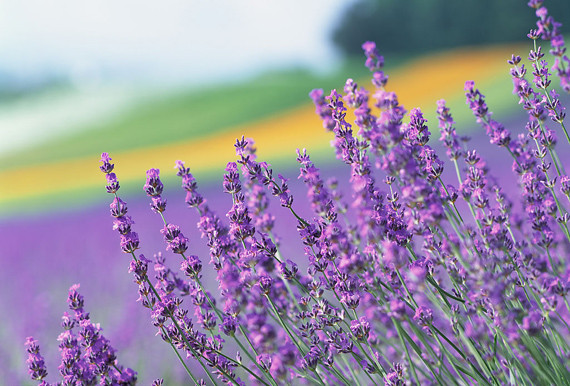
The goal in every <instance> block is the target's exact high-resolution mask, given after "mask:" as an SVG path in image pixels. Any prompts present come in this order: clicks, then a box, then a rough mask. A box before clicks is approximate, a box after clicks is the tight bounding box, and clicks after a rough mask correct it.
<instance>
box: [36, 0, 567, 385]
mask: <svg viewBox="0 0 570 386" xmlns="http://www.w3.org/2000/svg"><path fill="white" fill-rule="evenodd" d="M529 6H531V7H533V8H535V9H536V14H537V17H538V22H537V26H538V29H537V30H533V31H531V32H530V33H529V35H528V36H529V38H530V39H531V40H532V44H533V46H532V49H531V51H530V53H529V55H528V61H529V63H530V65H528V64H527V67H528V68H532V76H533V79H532V80H527V68H526V67H525V64H523V63H522V62H523V59H522V58H521V57H520V56H518V55H513V56H512V57H511V58H510V59H509V60H508V63H509V64H510V65H511V69H510V74H511V76H512V78H513V84H514V94H515V95H516V98H517V100H518V102H519V104H520V105H522V107H523V109H524V110H525V111H526V112H527V114H528V121H527V124H526V127H525V130H524V132H520V133H517V132H516V130H509V129H507V127H506V126H505V125H503V124H502V123H500V122H499V121H498V120H495V119H494V118H493V115H492V112H491V107H490V106H488V105H487V102H486V99H485V96H484V95H483V93H482V92H481V91H479V89H478V88H476V86H475V83H474V82H473V81H468V82H466V84H465V93H466V94H465V96H466V103H467V105H468V106H469V108H470V109H471V111H472V112H473V114H474V116H475V119H476V120H477V122H478V123H479V124H480V125H481V126H482V127H483V128H484V129H485V132H486V134H487V135H488V137H489V140H490V142H491V144H495V145H497V146H499V147H500V149H499V150H498V151H503V152H506V156H508V157H511V158H510V159H512V172H513V175H514V178H515V179H516V180H517V182H518V191H515V187H508V186H501V180H500V179H498V178H497V176H495V175H493V172H494V170H493V168H491V167H490V166H491V165H489V164H488V163H487V162H486V161H485V160H484V159H483V157H482V156H481V154H480V153H479V152H477V151H476V150H475V149H473V148H471V147H470V145H469V142H468V138H465V137H460V136H459V135H458V130H457V129H456V127H455V124H456V123H455V121H454V119H453V116H452V114H451V111H450V109H449V108H448V107H447V105H446V102H445V101H444V100H440V101H438V102H437V106H434V108H436V113H437V118H438V126H439V129H440V136H439V140H440V143H441V145H442V146H443V148H444V149H445V154H446V157H447V159H448V160H447V161H446V160H444V158H440V156H439V155H438V152H437V150H436V149H437V146H435V145H433V142H432V138H431V132H430V122H428V121H427V119H426V118H425V116H424V113H423V112H422V111H421V110H420V109H417V108H415V109H411V110H410V112H409V114H408V112H407V110H406V109H405V108H404V106H402V105H401V104H400V102H399V100H398V97H397V95H396V93H394V92H392V91H389V90H388V89H387V87H388V76H387V75H386V74H385V73H384V71H383V66H384V58H383V57H382V56H380V55H379V53H378V51H377V49H376V45H375V44H374V43H373V42H366V43H364V44H363V46H362V48H363V50H364V55H365V57H366V63H365V65H366V67H367V68H368V69H369V70H370V71H371V73H372V76H371V78H372V80H371V89H370V90H368V89H366V88H364V87H360V86H359V85H358V84H357V83H356V82H355V81H354V80H353V79H348V80H347V81H346V83H345V86H344V88H343V90H342V92H339V91H337V90H332V91H331V92H330V93H329V94H328V95H327V94H325V93H324V91H323V90H313V91H312V92H311V93H310V98H311V99H312V100H313V102H314V104H315V107H316V113H317V114H318V115H319V117H320V118H321V119H322V120H323V126H324V127H325V128H326V130H327V131H329V132H330V133H331V136H334V137H333V140H332V145H333V147H334V150H335V153H336V156H337V158H338V159H339V160H341V161H342V163H343V164H344V167H346V168H347V169H348V170H349V171H350V178H349V180H348V184H347V185H348V186H347V187H346V188H345V187H344V186H342V184H341V183H340V182H339V181H338V180H337V179H334V178H333V179H329V180H325V179H323V177H322V175H321V172H320V170H319V168H318V167H317V166H316V165H315V163H314V162H313V161H312V160H311V157H310V155H309V154H308V152H307V150H306V149H303V150H297V162H298V164H299V176H298V178H299V179H300V180H301V181H302V182H303V183H304V184H305V186H306V189H307V202H308V204H309V205H308V209H306V210H305V209H303V207H302V206H300V205H299V199H298V197H297V198H296V199H295V200H294V198H293V195H292V193H291V190H290V189H289V180H288V179H287V178H286V177H285V176H283V175H281V174H278V173H277V172H274V169H273V168H272V166H271V165H270V164H268V163H267V162H263V161H260V160H259V159H258V156H257V153H256V148H255V143H254V141H253V140H252V139H249V138H247V139H246V138H244V137H242V138H239V139H237V140H236V143H235V145H234V146H235V151H236V159H235V160H234V161H233V162H229V163H228V164H227V166H226V168H225V173H224V176H223V182H222V186H221V187H222V189H223V191H224V192H225V193H226V194H227V196H226V197H228V207H229V209H227V212H226V213H225V216H223V215H221V216H220V215H218V214H217V213H216V212H215V211H214V210H213V209H212V207H211V206H210V205H209V203H208V200H207V199H206V198H205V197H204V196H203V195H202V194H201V193H200V192H199V189H198V184H197V182H196V180H195V178H194V176H193V175H192V173H191V172H190V169H189V168H188V167H186V166H185V164H184V162H182V161H176V164H175V169H176V174H177V176H178V177H180V179H181V185H182V188H183V190H184V191H185V192H186V198H185V201H186V203H187V205H188V207H189V208H191V209H192V210H195V211H196V212H197V213H198V215H199V216H200V218H199V221H198V223H197V227H198V229H199V231H200V233H201V237H202V239H203V241H204V242H205V244H206V245H207V247H208V249H209V255H210V259H209V264H206V260H204V259H203V258H202V257H200V256H197V255H192V254H190V252H189V251H191V250H192V249H193V247H194V242H195V241H194V239H192V243H191V242H190V240H189V238H187V237H186V236H184V234H183V232H182V229H181V227H180V226H179V225H176V224H173V223H170V222H168V213H167V211H166V199H164V198H163V196H164V195H165V192H164V184H163V183H162V181H161V178H160V171H159V170H158V169H150V170H148V171H147V179H146V182H145V184H144V187H143V190H144V192H145V193H146V194H147V196H148V197H149V199H150V206H151V210H152V211H153V212H154V213H155V214H157V215H158V216H160V219H161V220H162V223H163V227H162V230H160V233H161V234H162V237H163V238H164V241H165V251H166V253H165V254H164V255H163V253H157V254H155V255H154V257H153V259H152V260H150V259H147V258H145V256H144V255H142V254H141V255H139V256H137V255H136V254H135V251H136V250H138V249H139V248H140V247H141V245H140V242H139V238H138V235H137V234H136V233H135V232H134V231H133V230H132V229H131V228H132V225H133V223H134V222H133V220H132V219H131V218H130V217H129V216H128V215H127V206H126V203H125V202H124V201H122V200H121V199H120V198H119V196H118V193H117V192H118V191H119V188H120V186H119V182H118V180H117V176H116V175H115V174H114V173H113V170H114V165H113V164H111V163H110V161H111V159H110V158H109V156H108V154H106V153H103V154H102V157H101V162H102V166H101V171H102V172H103V173H105V177H106V181H107V185H106V190H107V192H108V193H110V194H113V201H112V203H111V215H112V216H113V217H114V222H113V228H114V229H115V230H117V231H118V232H119V233H120V238H121V240H120V245H121V249H122V250H123V251H124V252H125V253H127V254H130V256H131V257H132V259H131V262H130V272H131V273H132V274H133V276H134V280H135V283H136V284H137V285H138V293H139V301H140V303H141V304H142V305H143V306H144V307H146V308H148V309H149V312H150V317H151V320H152V324H153V326H154V327H156V331H157V335H159V336H160V337H161V339H162V340H164V341H165V342H166V343H167V344H168V345H170V346H171V347H172V350H173V352H174V353H175V355H176V357H177V360H179V362H180V364H181V365H182V366H183V367H184V369H185V370H186V372H187V373H188V377H189V378H190V380H191V381H192V382H194V383H195V384H205V383H206V381H204V380H201V379H199V377H198V376H197V375H196V369H195V367H196V365H197V366H199V367H200V368H201V370H202V371H203V373H204V374H205V375H204V376H205V377H207V381H208V382H210V383H211V384H214V385H216V384H228V385H230V384H231V385H243V384H246V383H252V384H260V385H272V386H276V385H281V384H319V385H325V384H357V385H359V384H382V383H384V384H386V385H403V384H416V385H420V384H440V385H447V384H493V385H495V384H529V383H536V384H566V383H569V382H570V304H569V303H568V300H567V295H568V290H569V288H570V264H568V261H569V260H568V255H569V253H570V230H569V229H568V225H567V224H568V221H569V220H570V212H569V206H568V204H569V203H570V177H569V176H568V175H567V174H566V172H565V167H567V166H568V159H567V158H566V159H564V157H561V156H560V155H559V154H564V153H563V152H567V151H568V149H563V150H561V151H560V152H559V151H558V150H559V149H560V146H562V145H561V144H559V141H558V137H559V135H558V134H557V132H560V130H561V131H562V132H563V133H564V135H565V136H566V138H567V139H568V144H566V143H564V144H563V145H564V146H570V136H569V135H568V133H567V131H566V127H565V123H564V119H565V110H564V107H563V106H562V103H561V98H560V96H559V95H558V93H557V92H556V91H555V90H554V86H553V82H552V76H553V75H552V74H551V72H550V71H551V70H552V71H553V72H554V73H555V76H557V77H559V78H560V81H561V84H562V88H563V89H564V90H565V91H569V87H567V86H568V84H569V83H568V77H569V75H568V68H569V64H568V58H567V57H566V56H565V46H564V41H563V39H562V35H561V32H560V24H559V23H557V22H556V21H554V19H553V18H552V17H551V16H549V15H548V12H547V11H546V8H544V7H542V2H541V1H538V0H532V1H530V2H529ZM539 38H542V39H544V40H549V41H550V42H551V44H552V50H551V53H552V54H553V55H554V56H555V65H554V66H552V67H550V66H549V64H548V62H547V61H546V60H545V59H544V54H543V53H542V50H541V47H540V46H539V45H538V39H539ZM349 110H352V112H353V113H354V114H353V115H350V114H349ZM350 116H354V120H353V121H350V119H349V117H350ZM523 126H524V125H523ZM447 164H450V165H451V171H449V170H450V169H448V168H446V165H447ZM230 199H231V206H230V205H229V202H230ZM272 205H277V206H281V207H282V208H281V209H280V210H281V212H280V213H284V214H285V216H287V217H288V220H290V222H292V223H293V224H295V226H296V229H294V231H295V232H296V234H297V236H298V237H297V240H296V241H298V242H299V244H302V248H303V249H302V252H303V254H304V259H303V260H300V259H299V258H298V257H297V258H296V257H295V256H293V255H290V253H291V252H289V250H290V249H291V248H283V245H284V244H287V246H289V245H290V244H292V243H293V239H294V234H287V235H278V234H276V229H277V228H276V227H275V226H274V225H275V223H276V222H278V221H282V218H280V217H277V216H275V215H274V213H275V212H274V213H272V211H271V207H272ZM281 217H283V216H281ZM196 242H199V241H196ZM170 252H172V253H170ZM172 261H174V263H171V262H172ZM173 264H176V265H177V266H178V268H177V269H172V268H171V266H172V265H173ZM300 267H306V269H301V268H300ZM214 277H215V278H216V281H217V285H218V288H217V291H213V290H211V289H210V283H209V282H208V279H209V278H214ZM76 289H77V288H76V287H72V289H71V290H70V297H69V304H70V308H71V309H72V310H73V312H74V314H73V317H72V316H69V315H65V316H64V327H65V328H66V333H64V334H62V338H61V339H60V341H64V342H66V343H65V344H63V343H62V345H63V346H62V348H61V350H62V353H63V352H65V363H64V364H62V366H63V367H62V368H60V370H61V369H63V370H61V371H68V372H70V374H71V373H72V374H74V375H73V376H78V377H87V378H88V377H93V376H99V377H102V378H103V377H117V378H118V379H123V378H121V377H127V378H128V377H129V376H131V374H133V375H132V378H131V379H132V381H133V382H134V373H132V371H130V370H123V369H122V368H120V367H119V366H118V365H116V358H115V356H114V350H113V349H112V348H111V347H110V346H109V345H108V341H106V340H105V339H104V338H103V337H102V335H101V334H100V330H99V329H98V328H97V327H96V326H94V325H92V324H91V322H90V321H89V316H88V314H86V313H85V312H84V311H83V298H82V297H81V296H80V295H79V294H77V292H76ZM74 326H79V329H80V333H79V335H74V334H73V333H72V332H67V331H71V330H72V328H73V327H74ZM74 339H75V341H74ZM68 342H69V343H68ZM73 342H75V343H73ZM77 342H87V343H85V344H83V347H84V349H83V350H84V351H82V353H83V354H82V355H83V357H84V356H85V355H87V357H86V358H88V359H85V360H84V362H81V360H82V359H81V358H83V357H82V356H81V355H79V356H78V355H75V352H76V351H75V350H79V349H76V347H78V346H77ZM27 346H28V353H29V359H28V364H29V369H30V374H31V376H32V378H34V379H36V380H38V381H40V382H44V378H45V377H46V375H47V372H46V370H45V364H44V359H43V358H42V356H41V355H40V352H39V347H38V345H37V343H36V342H35V341H34V340H33V339H31V338H30V339H29V340H28V341H27ZM62 355H63V354H62ZM62 363H63V362H62ZM95 363H96V365H95ZM93 366H94V367H93ZM66 374H67V373H65V374H64V373H62V375H64V376H66ZM70 376H71V375H70ZM81 379H83V378H81ZM89 379H91V378H89ZM105 379H107V378H105ZM114 381H115V380H114V378H113V382H114ZM116 382H119V381H116ZM123 382H126V381H124V380H123ZM129 382H131V381H129ZM154 384H156V385H160V384H162V380H156V381H155V383H154Z"/></svg>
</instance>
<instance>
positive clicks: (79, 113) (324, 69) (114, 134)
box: [0, 0, 570, 384]
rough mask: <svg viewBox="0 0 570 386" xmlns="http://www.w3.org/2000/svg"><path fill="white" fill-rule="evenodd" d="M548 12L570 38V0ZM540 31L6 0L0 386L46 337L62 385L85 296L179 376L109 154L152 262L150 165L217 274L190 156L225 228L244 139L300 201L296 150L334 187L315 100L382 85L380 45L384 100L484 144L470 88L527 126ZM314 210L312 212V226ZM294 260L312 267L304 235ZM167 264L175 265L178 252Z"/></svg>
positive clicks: (517, 11) (0, 143) (128, 344)
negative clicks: (107, 164) (125, 250)
mask: <svg viewBox="0 0 570 386" xmlns="http://www.w3.org/2000/svg"><path fill="white" fill-rule="evenodd" d="M545 5H546V6H547V7H548V8H549V10H550V13H551V14H553V15H554V16H555V18H556V19H557V20H558V21H560V22H562V23H563V24H564V27H563V31H565V32H566V33H567V32H568V29H567V27H566V26H567V25H570V2H568V1H565V0H558V1H555V0H551V1H547V3H546V4H545ZM535 19H536V18H535V16H534V11H533V10H532V9H530V8H528V7H527V6H526V1H522V0H503V1H494V0H479V1H475V0H468V1H461V2H449V1H445V0H377V1H374V0H327V1H325V0H314V1H310V2H307V1H302V0H291V1H287V2H277V1H266V0H265V1H262V0H244V1H240V2H235V1H231V0H213V1H209V2H202V1H195V0H184V1H183V0H165V1H162V2H160V3H151V2H140V1H133V0H124V1H120V2H117V1H111V0H98V1H92V0H86V1H82V2H77V1H71V0H53V1H50V2H45V1H40V0H29V1H26V2H21V1H17V0H3V1H2V2H0V181H1V186H2V189H0V246H1V248H0V258H1V260H2V261H1V263H2V269H1V270H0V283H1V284H0V286H1V287H0V288H1V289H2V291H1V292H0V307H2V309H3V310H5V312H6V315H8V316H7V317H5V318H4V321H3V323H2V324H1V325H0V341H1V342H2V345H0V384H26V383H29V381H28V380H27V371H26V368H25V358H26V355H25V350H24V347H23V343H24V339H25V337H26V336H29V335H34V336H35V337H36V338H38V339H40V343H41V345H42V352H43V353H44V355H45V356H46V357H47V358H48V359H47V362H48V365H49V366H50V367H49V368H48V371H49V372H50V376H49V377H48V380H52V381H53V380H56V379H57V375H58V374H57V365H58V358H57V356H58V350H57V340H56V338H57V334H58V332H59V320H60V317H61V314H62V313H63V312H64V311H65V310H66V303H65V300H66V296H67V289H68V288H69V287H70V286H71V285H72V284H74V283H81V291H82V293H83V294H84V295H85V296H86V308H87V309H88V311H90V312H91V317H92V319H93V321H94V322H101V324H102V327H103V329H104V333H105V335H106V336H107V337H108V338H110V339H111V342H112V343H113V344H114V346H115V347H116V348H117V349H118V350H119V361H120V363H122V364H124V365H127V366H130V367H133V368H135V369H136V370H137V371H139V374H140V380H141V384H149V383H150V382H151V381H152V380H153V379H155V378H157V377H163V376H164V377H167V379H168V381H169V382H170V383H169V384H176V383H183V382H184V381H185V378H184V376H183V374H181V373H180V372H177V370H173V368H176V367H177V366H176V365H174V366H173V365H172V361H174V360H175V357H174V354H172V353H170V352H169V351H168V347H167V346H166V345H165V344H163V343H162V342H161V341H160V339H159V338H158V337H154V336H153V335H154V331H153V329H152V328H151V327H150V316H149V314H148V312H147V310H146V309H144V308H143V307H142V306H140V305H139V304H137V303H136V299H137V297H138V296H137V293H136V285H135V284H133V283H132V278H131V276H130V274H128V272H127V269H128V263H129V258H128V257H127V256H125V255H123V254H122V253H121V251H120V248H119V242H118V241H119V240H118V235H116V234H115V233H114V232H113V231H112V229H111V224H112V219H111V217H110V215H109V212H108V203H109V202H110V201H111V197H110V196H109V195H108V194H106V192H105V188H104V185H105V180H104V176H103V175H102V174H101V172H100V171H99V169H98V166H99V158H100V154H101V153H102V152H104V151H106V152H109V153H110V154H111V157H112V158H113V160H114V162H115V165H116V173H117V175H118V177H119V179H120V181H121V186H122V189H121V193H122V197H123V198H124V199H125V200H126V201H127V202H128V203H129V208H130V211H131V215H132V217H133V218H134V220H135V221H136V225H135V230H136V231H137V232H139V234H140V236H141V246H142V252H143V253H145V254H147V255H148V257H150V256H152V254H153V253H156V252H158V251H164V245H163V242H162V240H161V236H160V234H159V229H160V227H161V220H160V218H159V217H157V216H156V215H154V214H153V213H151V211H150V210H149V206H148V202H147V200H146V199H145V197H144V194H143V193H142V186H143V184H144V181H145V171H146V170H147V169H149V168H151V167H157V168H160V169H161V171H162V173H161V175H162V176H163V180H164V181H165V186H166V189H165V196H166V197H167V198H168V200H169V208H168V210H167V215H168V216H167V217H168V218H169V219H170V221H171V222H175V223H178V224H180V225H181V227H182V229H183V230H184V232H185V233H186V234H188V235H189V236H190V238H191V249H192V250H193V253H197V254H199V255H200V256H201V257H202V258H203V260H208V257H207V249H206V247H205V245H204V243H203V241H202V240H200V239H199V235H198V234H197V231H196V221H197V220H198V217H197V215H196V214H195V213H194V212H193V211H191V210H189V209H187V208H185V205H184V199H183V197H184V194H183V192H182V190H181V189H180V188H179V181H178V180H177V177H175V171H174V168H173V167H174V162H175V161H176V160H178V159H180V160H184V161H186V165H187V166H189V167H190V168H191V171H192V172H193V173H194V174H195V175H196V176H197V178H198V182H199V186H200V189H201V191H202V193H203V194H204V196H205V197H206V198H207V199H208V200H209V202H210V204H211V206H213V207H214V208H216V209H217V210H218V213H219V214H220V215H221V216H222V217H223V216H224V214H225V213H226V212H227V210H229V208H230V206H231V199H230V198H229V197H225V196H224V195H223V194H222V193H221V177H222V174H223V169H224V167H225V165H226V163H227V162H229V161H234V160H235V155H234V148H233V143H234V141H235V139H236V138H238V137H241V136H242V135H245V136H246V137H251V138H253V139H254V140H255V141H256V143H257V146H258V155H259V158H260V159H262V160H265V161H267V162H269V163H271V164H272V165H273V166H274V168H275V169H276V171H278V172H281V173H282V174H284V175H285V176H287V177H288V178H290V179H291V187H292V189H293V192H294V193H295V194H296V195H297V196H298V197H300V198H302V197H303V196H304V194H305V193H304V190H303V187H302V184H301V183H300V182H298V181H297V175H298V170H297V169H296V165H295V157H296V156H295V149H296V148H307V150H308V152H309V154H311V156H312V158H313V160H314V161H315V163H316V164H317V166H318V167H321V168H322V169H323V170H324V173H325V174H326V175H333V174H338V175H339V176H341V177H343V176H344V177H346V176H347V173H348V171H347V170H346V168H344V167H343V165H342V164H340V163H339V162H336V161H335V160H334V154H333V152H332V151H331V150H330V149H329V142H330V140H331V139H332V138H331V136H330V134H329V133H326V132H325V131H324V129H323V128H322V124H321V122H320V120H319V118H318V117H317V116H316V115H315V114H314V107H313V106H312V103H311V101H310V99H309V98H308V93H309V92H310V91H311V90H312V89H314V88H323V89H324V90H325V93H326V94H328V92H329V91H330V90H331V89H332V88H337V89H342V87H343V86H344V82H345V80H346V79H347V78H348V77H350V78H354V79H355V80H357V81H358V82H359V84H362V85H365V86H366V87H367V88H368V87H369V85H370V82H369V79H368V73H367V70H366V68H365V67H364V65H363V63H364V59H363V58H364V57H363V55H362V53H361V48H360V46H361V44H362V43H363V42H364V41H366V40H374V41H376V43H377V46H378V48H379V49H380V51H381V53H383V54H384V56H385V59H386V71H387V73H388V75H389V77H390V81H389V83H388V88H389V90H391V91H395V92H396V93H397V94H398V96H399V100H400V102H401V103H402V104H403V105H404V106H405V107H406V108H407V109H408V110H410V109H411V108H413V107H421V108H422V110H423V111H424V114H425V115H426V117H427V118H428V120H429V122H428V123H429V125H430V129H431V132H432V134H434V137H435V138H437V132H438V129H437V121H436V120H435V108H436V101H437V100H438V99H442V98H444V99H446V100H447V101H448V106H449V107H451V109H452V113H453V114H454V117H455V119H456V121H457V128H458V130H459V131H460V132H462V133H465V134H469V135H472V136H473V137H475V138H479V137H481V135H480V134H479V133H478V132H476V131H474V130H475V128H476V125H475V122H474V119H473V118H472V116H471V114H470V111H469V109H468V108H467V106H465V101H464V95H463V84H464V82H465V81H466V80H475V81H476V84H477V86H478V87H479V88H480V89H481V91H482V92H483V94H485V95H486V96H487V102H488V104H489V106H490V109H491V110H493V111H494V112H495V118H496V119H497V120H500V121H501V120H502V121H504V122H508V123H510V124H512V125H515V126H517V125H520V124H522V125H523V126H520V127H524V120H525V113H524V111H522V109H521V108H520V107H519V106H518V105H517V103H516V102H517V100H516V98H515V96H513V95H512V84H511V80H510V76H509V73H508V71H509V66H508V65H507V63H506V60H507V59H508V58H510V56H511V54H512V53H516V54H519V55H521V56H523V57H526V55H527V53H528V50H529V49H530V47H531V44H530V41H528V39H527V38H526V33H527V32H528V30H529V29H531V28H533V27H534V26H535ZM513 131H515V132H516V131H517V129H516V128H515V129H513ZM476 140H477V139H476ZM480 143H482V144H484V143H486V142H485V141H484V140H481V141H480ZM303 201H305V200H302V199H299V200H297V202H298V203H299V205H300V211H301V212H304V213H305V214H306V215H307V216H308V217H310V212H309V209H308V208H304V207H303V206H302V202H303ZM272 208H273V209H274V210H275V213H276V214H277V215H278V232H281V235H282V237H283V236H284V235H287V234H291V235H293V236H294V233H295V230H294V227H292V223H291V221H290V220H289V218H288V217H287V214H286V213H282V212H280V208H278V206H277V205H273V206H272ZM287 249H288V253H290V254H291V257H292V258H293V259H295V258H297V259H302V246H301V243H300V241H299V242H298V241H297V240H295V242H292V243H291V244H289V243H287ZM167 257H168V259H169V260H170V261H172V264H173V266H175V265H176V263H177V261H176V260H175V259H176V258H177V256H173V255H167ZM210 284H211V288H212V289H213V290H215V287H216V284H215V281H213V280H212V282H211V283H210ZM141 353H146V355H143V354H141ZM149 353H150V355H149ZM158 358H161V359H160V360H159V359H158ZM30 384H31V383H30Z"/></svg>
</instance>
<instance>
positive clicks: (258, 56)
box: [0, 0, 351, 80]
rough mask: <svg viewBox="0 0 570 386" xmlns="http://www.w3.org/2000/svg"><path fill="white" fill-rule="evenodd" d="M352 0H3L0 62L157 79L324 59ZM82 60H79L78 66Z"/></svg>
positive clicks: (26, 69) (27, 72)
mask: <svg viewBox="0 0 570 386" xmlns="http://www.w3.org/2000/svg"><path fill="white" fill-rule="evenodd" d="M349 2H351V0H347V1H343V0H314V1H312V0H289V1H272V0H241V1H239V0H209V1H207V0H203V1H198V0H164V1H160V2H150V1H149V2H145V1H140V0H139V1H135V0H85V1H77V0H51V1H45V0H27V1H20V0H2V1H0V66H3V67H4V68H9V69H10V70H11V71H16V72H18V73H20V75H21V76H33V75H36V76H37V75H38V74H39V75H41V74H44V73H46V72H49V71H61V72H64V73H68V74H69V73H77V72H78V71H81V69H82V68H89V69H91V70H93V69H94V68H96V69H99V71H101V72H103V73H104V74H109V73H112V74H119V76H126V77H132V76H135V77H139V78H140V77H148V78H154V79H162V80H164V79H167V80H168V79H170V80H177V79H188V78H190V79H192V78H193V79H200V78H204V77H206V78H208V77H216V76H226V77H227V76H230V75H235V74H237V73H244V72H247V71H250V72H251V71H255V70H257V69H259V68H262V67H267V66H279V67H283V66H286V65H290V64H303V65H308V66H312V67H323V63H328V62H330V61H331V59H333V58H334V50H333V49H332V47H331V45H330V43H329V41H328V31H329V29H330V28H331V23H332V22H333V21H335V20H336V18H337V15H338V13H339V11H340V10H341V9H342V8H343V7H344V6H346V5H347V4H348V3H349ZM78 69H79V70H78Z"/></svg>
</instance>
